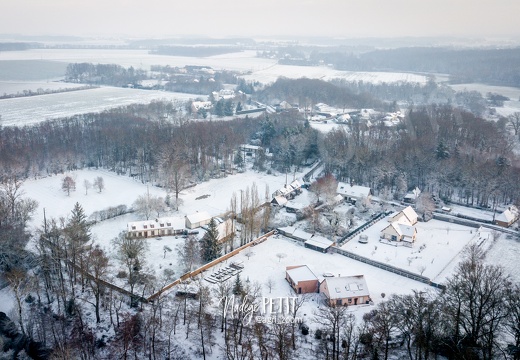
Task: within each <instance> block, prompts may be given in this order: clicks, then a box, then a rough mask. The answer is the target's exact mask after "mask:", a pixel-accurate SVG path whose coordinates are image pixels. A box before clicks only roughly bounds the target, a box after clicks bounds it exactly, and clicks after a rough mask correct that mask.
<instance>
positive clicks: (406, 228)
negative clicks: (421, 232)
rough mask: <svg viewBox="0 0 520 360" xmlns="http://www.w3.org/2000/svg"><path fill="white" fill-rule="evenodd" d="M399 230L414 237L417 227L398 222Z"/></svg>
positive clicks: (404, 234)
mask: <svg viewBox="0 0 520 360" xmlns="http://www.w3.org/2000/svg"><path fill="white" fill-rule="evenodd" d="M398 227H399V230H400V232H401V235H403V236H406V237H410V238H411V237H413V236H414V234H415V231H416V230H415V227H413V226H410V225H406V224H398Z"/></svg>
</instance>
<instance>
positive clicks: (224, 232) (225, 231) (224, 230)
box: [217, 219, 235, 240]
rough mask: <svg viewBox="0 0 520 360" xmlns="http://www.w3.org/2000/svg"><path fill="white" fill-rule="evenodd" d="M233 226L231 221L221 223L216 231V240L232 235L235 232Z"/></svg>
mask: <svg viewBox="0 0 520 360" xmlns="http://www.w3.org/2000/svg"><path fill="white" fill-rule="evenodd" d="M233 225H234V224H233V220H232V219H227V220H226V221H223V222H221V223H220V224H219V225H218V226H217V231H218V239H217V240H222V239H224V238H226V237H228V236H229V235H231V234H233V233H234V232H235V229H234V226H233Z"/></svg>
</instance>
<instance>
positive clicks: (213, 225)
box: [200, 218, 222, 262]
mask: <svg viewBox="0 0 520 360" xmlns="http://www.w3.org/2000/svg"><path fill="white" fill-rule="evenodd" d="M218 236H219V234H218V229H217V222H216V221H215V219H214V218H212V219H211V221H210V223H209V225H208V231H207V232H206V234H204V237H203V238H202V240H201V246H200V249H201V252H202V254H201V256H202V260H204V261H206V262H210V261H212V260H215V259H216V258H218V257H219V256H220V254H221V251H222V246H221V244H220V243H219V242H218Z"/></svg>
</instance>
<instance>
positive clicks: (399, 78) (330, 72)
mask: <svg viewBox="0 0 520 360" xmlns="http://www.w3.org/2000/svg"><path fill="white" fill-rule="evenodd" d="M280 76H283V77H286V78H289V79H299V78H303V77H306V78H310V79H321V80H325V81H328V80H332V79H344V80H346V81H353V82H357V81H363V82H368V83H383V82H386V83H394V82H412V83H420V84H425V83H426V82H427V81H428V78H427V77H426V76H424V75H418V74H412V73H399V72H376V71H373V72H368V71H341V70H335V69H333V68H331V67H327V66H296V65H280V64H275V65H273V66H270V67H268V68H265V69H262V70H257V71H254V72H253V73H252V74H248V75H244V76H242V78H244V79H245V80H246V81H258V82H260V83H262V84H269V83H273V82H275V81H276V79H278V78H279V77H280Z"/></svg>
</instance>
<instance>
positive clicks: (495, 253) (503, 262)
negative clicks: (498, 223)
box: [486, 235, 520, 284]
mask: <svg viewBox="0 0 520 360" xmlns="http://www.w3.org/2000/svg"><path fill="white" fill-rule="evenodd" d="M519 259H520V240H519V239H518V238H516V239H515V238H514V236H508V235H505V236H504V235H502V236H501V237H500V238H498V239H497V240H496V241H495V242H494V243H493V244H492V246H491V247H490V249H489V250H488V252H487V253H486V261H487V263H488V264H492V265H499V266H502V267H503V268H504V269H505V271H506V273H507V274H509V275H510V276H511V280H512V281H513V282H516V283H517V284H520V266H518V260H519Z"/></svg>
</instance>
